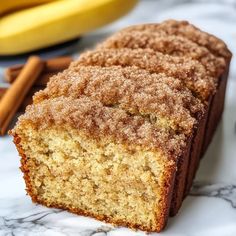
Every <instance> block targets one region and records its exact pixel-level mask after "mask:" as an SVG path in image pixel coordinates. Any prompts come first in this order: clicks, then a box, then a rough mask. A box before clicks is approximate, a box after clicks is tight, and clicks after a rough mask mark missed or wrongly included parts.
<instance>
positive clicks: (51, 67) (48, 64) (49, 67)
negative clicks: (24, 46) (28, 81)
mask: <svg viewBox="0 0 236 236" xmlns="http://www.w3.org/2000/svg"><path fill="white" fill-rule="evenodd" d="M44 62H45V67H44V69H43V72H42V74H41V76H42V77H48V78H49V77H51V76H52V75H53V74H56V73H58V72H60V71H63V70H65V69H66V68H68V67H69V65H70V63H71V62H72V57H57V58H53V59H49V60H45V61H44ZM23 67H24V64H19V65H14V66H10V67H8V68H7V69H6V70H5V80H6V81H7V82H9V83H12V82H13V81H14V80H15V79H16V77H17V76H18V75H19V73H20V72H21V70H22V69H23ZM49 75H50V76H49ZM41 76H40V78H41Z"/></svg>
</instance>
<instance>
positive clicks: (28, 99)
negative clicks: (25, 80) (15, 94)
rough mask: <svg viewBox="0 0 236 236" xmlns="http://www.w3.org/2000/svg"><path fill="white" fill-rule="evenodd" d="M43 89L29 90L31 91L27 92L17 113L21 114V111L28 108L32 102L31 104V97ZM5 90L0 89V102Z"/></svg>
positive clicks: (33, 88)
mask: <svg viewBox="0 0 236 236" xmlns="http://www.w3.org/2000/svg"><path fill="white" fill-rule="evenodd" d="M44 88H45V87H42V86H41V87H32V88H31V90H30V91H29V92H28V94H27V95H26V97H25V98H24V100H23V102H22V104H21V105H20V107H19V109H18V111H19V112H23V111H25V108H26V107H27V106H28V105H30V104H32V102H33V98H32V97H33V95H34V94H35V93H36V92H38V91H39V90H41V89H44ZM7 89H8V88H1V87H0V101H1V98H2V97H3V95H4V94H5V93H6V91H7Z"/></svg>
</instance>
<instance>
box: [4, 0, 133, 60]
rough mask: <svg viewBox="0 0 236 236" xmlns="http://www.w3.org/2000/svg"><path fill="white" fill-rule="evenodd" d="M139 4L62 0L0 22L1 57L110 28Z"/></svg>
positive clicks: (121, 0)
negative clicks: (115, 21)
mask: <svg viewBox="0 0 236 236" xmlns="http://www.w3.org/2000/svg"><path fill="white" fill-rule="evenodd" d="M136 3H137V0H59V1H53V2H50V3H46V4H43V5H39V6H35V7H32V8H29V9H25V10H21V11H19V12H15V13H12V14H9V15H5V16H3V17H2V18H1V19H0V55H1V56H4V55H15V54H21V53H26V52H30V51H33V50H37V49H41V48H45V47H49V46H52V45H55V44H58V43H62V42H65V41H67V40H70V39H73V38H76V37H78V36H80V35H81V34H84V33H86V32H89V31H91V30H93V29H96V28H98V27H101V26H103V25H105V24H108V23H110V22H112V21H114V20H116V19H118V18H119V17H121V16H123V15H125V14H126V13H128V12H129V11H130V10H131V9H132V8H133V7H134V6H135V4H136Z"/></svg>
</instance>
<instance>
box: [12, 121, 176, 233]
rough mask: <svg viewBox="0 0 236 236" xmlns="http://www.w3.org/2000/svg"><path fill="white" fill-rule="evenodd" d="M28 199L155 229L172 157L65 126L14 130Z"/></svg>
mask: <svg viewBox="0 0 236 236" xmlns="http://www.w3.org/2000/svg"><path fill="white" fill-rule="evenodd" d="M13 136H14V141H15V143H16V145H17V148H18V150H19V152H20V154H21V156H22V170H23V172H24V177H25V180H26V184H27V191H28V193H29V194H30V195H31V197H32V199H33V200H34V201H36V202H39V203H42V204H44V205H46V206H49V207H60V208H64V209H67V210H69V211H71V212H74V213H78V214H83V215H88V216H93V217H96V218H97V219H100V220H105V221H107V222H109V223H113V224H118V225H125V226H129V227H131V228H132V227H133V228H139V229H142V230H146V231H160V230H161V229H162V228H163V227H164V225H165V219H166V218H167V216H168V204H169V203H168V202H167V201H166V199H168V198H169V199H170V194H171V189H170V183H171V182H172V180H173V177H174V173H175V167H174V166H175V163H174V162H173V160H169V161H167V158H165V157H164V156H163V154H162V153H161V152H158V151H148V150H145V149H142V148H140V147H138V146H129V148H128V147H127V146H125V145H123V144H118V143H114V142H110V141H109V142H108V141H106V140H105V139H104V140H100V141H97V140H92V139H88V138H87V137H85V136H84V135H83V134H82V133H80V132H78V130H76V129H71V127H55V126H54V127H51V128H50V129H49V128H45V129H43V130H40V131H39V130H37V129H36V128H35V127H34V126H32V125H31V124H25V125H24V126H23V125H22V126H21V127H20V128H18V130H17V134H16V133H14V131H13Z"/></svg>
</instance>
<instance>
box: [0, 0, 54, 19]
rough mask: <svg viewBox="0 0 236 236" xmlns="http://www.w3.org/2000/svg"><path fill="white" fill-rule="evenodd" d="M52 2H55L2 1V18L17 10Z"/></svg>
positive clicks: (33, 0) (49, 0)
mask: <svg viewBox="0 0 236 236" xmlns="http://www.w3.org/2000/svg"><path fill="white" fill-rule="evenodd" d="M52 1H53V0H2V1H1V3H0V16H2V15H3V14H7V13H10V12H13V11H16V10H20V9H24V8H27V7H33V6H37V5H40V4H43V3H47V2H52ZM54 1H56V0H54Z"/></svg>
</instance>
